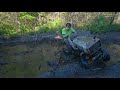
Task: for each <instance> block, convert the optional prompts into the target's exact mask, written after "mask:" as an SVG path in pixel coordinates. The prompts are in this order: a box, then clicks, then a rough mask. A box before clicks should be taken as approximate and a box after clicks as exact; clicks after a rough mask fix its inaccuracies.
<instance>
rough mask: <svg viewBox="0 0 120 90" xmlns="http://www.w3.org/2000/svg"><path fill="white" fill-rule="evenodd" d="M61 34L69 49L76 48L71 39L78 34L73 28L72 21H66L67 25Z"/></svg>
mask: <svg viewBox="0 0 120 90" xmlns="http://www.w3.org/2000/svg"><path fill="white" fill-rule="evenodd" d="M61 34H62V38H63V39H64V41H65V43H66V46H67V47H68V48H69V50H71V49H72V48H73V49H76V48H75V47H74V45H73V43H72V41H71V36H72V35H75V34H76V31H75V30H74V29H73V28H72V26H71V23H66V27H65V28H63V29H62V32H61ZM60 38H61V37H60ZM62 38H61V39H62ZM71 47H72V48H71Z"/></svg>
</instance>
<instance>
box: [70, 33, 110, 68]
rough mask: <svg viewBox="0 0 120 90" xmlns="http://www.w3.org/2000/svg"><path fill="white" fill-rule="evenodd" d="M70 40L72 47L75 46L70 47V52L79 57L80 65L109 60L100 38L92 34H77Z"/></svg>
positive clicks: (102, 62)
mask: <svg viewBox="0 0 120 90" xmlns="http://www.w3.org/2000/svg"><path fill="white" fill-rule="evenodd" d="M71 41H72V43H73V45H74V47H75V48H77V49H75V50H74V49H72V50H73V52H71V53H73V54H74V55H76V56H77V57H79V60H80V63H81V65H82V66H91V65H92V66H94V65H97V66H98V65H100V64H105V63H106V62H107V61H109V60H110V55H109V53H108V52H107V51H106V50H105V49H103V47H102V43H101V41H100V39H99V38H97V37H96V36H95V35H94V34H91V33H86V34H79V35H76V36H75V37H74V38H73V39H72V40H71Z"/></svg>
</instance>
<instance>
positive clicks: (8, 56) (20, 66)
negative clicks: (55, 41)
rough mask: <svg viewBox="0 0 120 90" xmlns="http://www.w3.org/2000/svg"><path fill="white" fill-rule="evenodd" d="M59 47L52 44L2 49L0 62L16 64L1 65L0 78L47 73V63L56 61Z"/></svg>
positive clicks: (0, 50)
mask: <svg viewBox="0 0 120 90" xmlns="http://www.w3.org/2000/svg"><path fill="white" fill-rule="evenodd" d="M58 49H59V48H58V47H57V46H55V45H51V44H44V43H43V44H40V45H37V46H32V47H31V46H28V45H17V46H12V47H3V48H1V49H0V55H1V57H0V62H1V61H4V62H14V63H9V64H6V65H0V77H6V78H7V77H8V78H9V77H33V76H35V75H37V74H40V73H44V72H47V71H48V70H50V68H49V67H48V66H47V61H49V60H53V59H55V52H57V51H58Z"/></svg>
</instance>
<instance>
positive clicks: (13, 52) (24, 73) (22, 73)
mask: <svg viewBox="0 0 120 90" xmlns="http://www.w3.org/2000/svg"><path fill="white" fill-rule="evenodd" d="M103 47H105V48H106V49H107V50H108V52H109V53H110V55H111V61H109V62H108V64H107V65H112V64H114V63H116V62H117V61H120V45H117V44H109V45H103ZM60 49H61V48H58V46H57V45H54V44H46V43H43V44H39V45H37V46H34V45H33V46H29V45H16V46H11V47H3V48H1V49H0V62H1V61H4V62H14V63H9V64H6V65H0V77H5V78H10V77H14V78H23V77H26V78H27V77H34V76H36V75H37V74H42V73H44V72H47V71H49V70H51V68H50V67H49V66H48V65H47V61H50V60H54V59H55V58H56V56H55V53H56V52H58V51H59V50H60Z"/></svg>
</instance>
